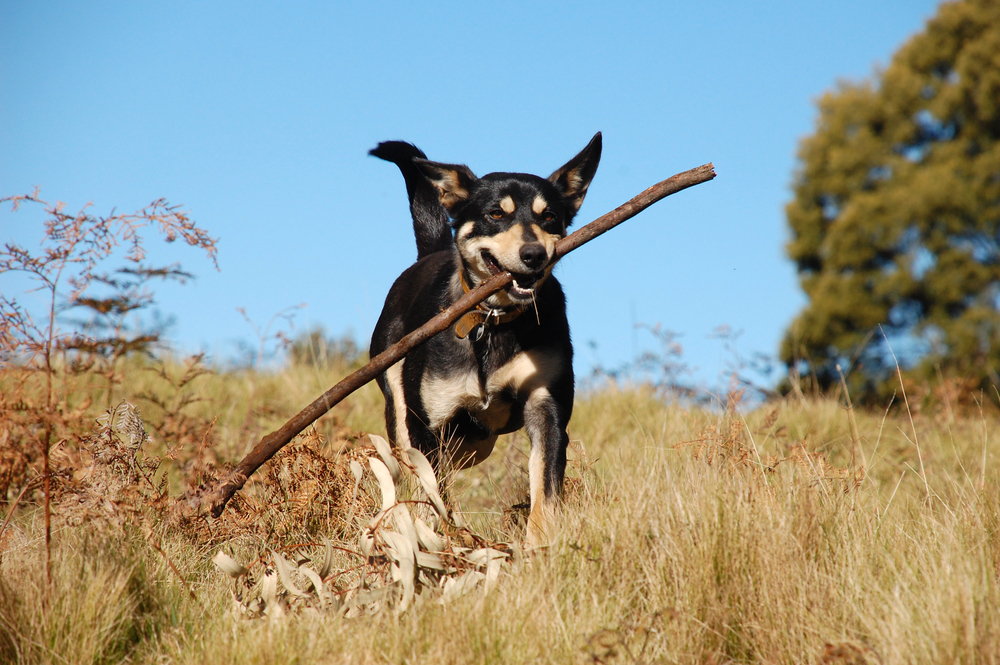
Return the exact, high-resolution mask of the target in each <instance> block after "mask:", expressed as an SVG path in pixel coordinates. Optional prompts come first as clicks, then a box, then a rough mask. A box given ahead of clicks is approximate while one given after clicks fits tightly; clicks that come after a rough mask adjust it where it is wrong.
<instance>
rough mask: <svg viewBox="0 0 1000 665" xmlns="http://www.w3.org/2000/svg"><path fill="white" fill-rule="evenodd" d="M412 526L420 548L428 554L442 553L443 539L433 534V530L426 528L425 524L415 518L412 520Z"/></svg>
mask: <svg viewBox="0 0 1000 665" xmlns="http://www.w3.org/2000/svg"><path fill="white" fill-rule="evenodd" d="M413 526H414V527H415V529H416V532H417V540H418V541H420V545H421V547H423V548H424V549H425V550H427V551H428V552H443V551H444V539H443V538H441V536H439V535H438V534H436V533H434V529H432V528H430V527H429V526H427V523H426V522H424V521H423V520H422V519H420V518H419V517H417V518H416V519H414V520H413Z"/></svg>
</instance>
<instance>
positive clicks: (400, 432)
mask: <svg viewBox="0 0 1000 665" xmlns="http://www.w3.org/2000/svg"><path fill="white" fill-rule="evenodd" d="M405 362H406V358H403V359H402V360H400V361H399V362H398V363H396V364H395V365H393V366H392V367H390V368H389V369H387V370H386V371H385V378H386V379H387V380H388V383H389V391H390V392H391V393H392V410H393V414H394V415H395V417H396V433H395V435H396V446H397V447H398V448H400V449H401V450H407V449H409V448H411V447H412V444H411V443H410V430H409V429H408V428H407V426H406V414H407V413H408V408H407V406H406V396H405V395H404V394H403V363H405Z"/></svg>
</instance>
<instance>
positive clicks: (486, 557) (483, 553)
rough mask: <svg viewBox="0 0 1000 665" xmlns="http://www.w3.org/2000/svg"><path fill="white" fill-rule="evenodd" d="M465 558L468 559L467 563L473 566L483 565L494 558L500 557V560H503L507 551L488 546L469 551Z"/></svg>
mask: <svg viewBox="0 0 1000 665" xmlns="http://www.w3.org/2000/svg"><path fill="white" fill-rule="evenodd" d="M465 558H466V560H468V561H469V563H471V564H473V565H475V566H485V565H487V564H488V563H490V561H493V560H494V559H500V560H501V561H503V560H505V559H506V558H507V553H506V552H501V551H500V550H495V549H493V548H490V547H484V548H482V549H478V550H476V551H474V552H469V554H467V555H466V556H465Z"/></svg>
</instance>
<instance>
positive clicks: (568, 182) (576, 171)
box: [549, 132, 601, 213]
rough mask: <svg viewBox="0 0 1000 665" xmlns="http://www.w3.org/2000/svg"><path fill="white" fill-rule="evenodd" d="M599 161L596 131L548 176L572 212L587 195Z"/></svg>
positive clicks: (599, 136) (599, 151) (599, 152)
mask: <svg viewBox="0 0 1000 665" xmlns="http://www.w3.org/2000/svg"><path fill="white" fill-rule="evenodd" d="M600 161H601V133H600V132H597V133H596V134H594V138H592V139H590V143H588V144H587V147H586V148H584V149H583V150H581V151H580V154H579V155H577V156H576V157H574V158H573V159H571V160H569V161H568V162H566V164H565V165H563V167H562V168H560V169H558V170H556V172H555V173H553V174H552V175H550V176H549V182H551V183H552V184H553V185H555V186H556V188H557V189H558V190H559V191H560V192H562V194H563V196H565V197H566V202H567V203H569V204H570V206H572V208H573V212H574V213H575V212H576V211H577V210H579V209H580V204H582V203H583V197H584V196H586V195H587V187H590V181H591V180H593V179H594V174H595V173H597V165H598V163H600Z"/></svg>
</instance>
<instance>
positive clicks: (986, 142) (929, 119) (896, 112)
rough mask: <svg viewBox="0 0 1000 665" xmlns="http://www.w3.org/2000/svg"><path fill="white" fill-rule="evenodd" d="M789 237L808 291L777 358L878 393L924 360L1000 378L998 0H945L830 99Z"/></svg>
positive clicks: (805, 145)
mask: <svg viewBox="0 0 1000 665" xmlns="http://www.w3.org/2000/svg"><path fill="white" fill-rule="evenodd" d="M799 161H800V163H799V167H798V170H797V172H796V174H795V178H794V195H795V197H794V200H792V201H791V202H790V203H789V204H788V206H787V208H786V214H787V217H788V223H789V225H790V227H791V231H792V239H791V241H790V242H789V243H788V245H787V250H788V253H789V256H790V257H791V258H792V260H794V261H795V263H796V266H797V268H798V273H799V280H800V283H801V285H802V288H803V290H804V291H805V293H806V295H807V296H808V298H809V304H808V305H807V306H806V308H805V309H804V310H803V311H802V312H801V313H800V314H799V315H798V317H797V318H796V319H795V320H794V321H793V322H792V324H791V326H790V327H789V329H788V330H787V332H786V334H785V338H784V340H783V342H782V346H781V358H782V360H783V361H784V362H785V363H786V364H787V365H788V367H789V373H790V375H792V376H793V377H795V376H801V378H802V380H803V381H805V382H807V383H810V382H811V383H812V384H813V385H814V386H816V387H817V388H819V389H828V388H830V387H832V386H834V385H836V384H838V383H839V382H840V374H839V371H838V368H837V366H838V365H840V367H841V368H842V369H843V372H844V373H845V374H847V375H848V382H849V383H850V387H851V392H852V395H854V394H856V395H858V396H860V397H862V398H865V399H867V400H869V401H871V400H874V399H877V398H879V397H882V396H884V394H885V393H886V392H888V391H889V390H891V389H890V388H887V381H888V380H889V379H890V378H891V377H892V376H893V375H894V373H895V371H896V364H895V360H896V359H897V358H898V361H899V365H900V366H901V367H902V369H903V370H905V371H907V372H909V373H911V374H912V375H913V376H917V377H925V378H929V377H931V376H934V375H937V376H941V375H947V376H949V377H955V378H964V379H967V380H968V383H970V384H974V385H978V386H979V387H986V386H987V385H989V384H990V383H993V384H1000V378H998V376H997V372H998V370H1000V2H997V0H963V1H960V2H949V3H945V4H943V5H942V6H941V7H940V9H939V11H938V14H937V16H935V17H934V18H932V19H931V20H930V21H928V23H927V26H926V28H925V29H924V31H923V32H922V33H920V34H917V35H916V36H914V37H913V38H911V39H910V40H909V41H908V42H907V43H906V44H905V45H904V46H903V47H902V48H900V50H899V51H898V52H897V53H896V54H895V55H894V57H893V58H892V61H891V64H890V65H889V66H888V68H886V69H885V70H884V71H882V72H879V73H877V74H876V75H875V77H874V80H872V81H865V82H861V83H857V84H853V83H843V82H842V83H840V84H838V86H837V89H836V90H835V91H834V92H829V93H827V94H826V95H824V96H823V98H822V99H821V100H820V101H819V119H818V121H817V128H816V131H815V133H814V134H813V135H811V136H808V137H807V138H805V139H804V140H803V141H802V142H801V144H800V147H799Z"/></svg>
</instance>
